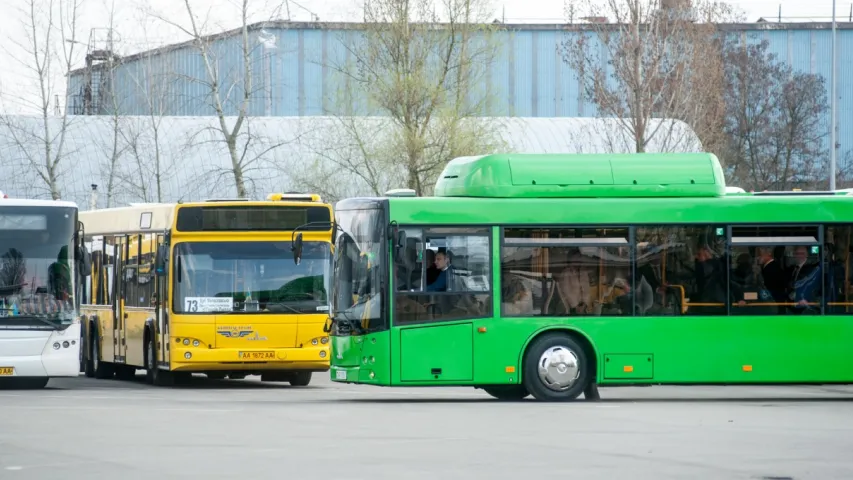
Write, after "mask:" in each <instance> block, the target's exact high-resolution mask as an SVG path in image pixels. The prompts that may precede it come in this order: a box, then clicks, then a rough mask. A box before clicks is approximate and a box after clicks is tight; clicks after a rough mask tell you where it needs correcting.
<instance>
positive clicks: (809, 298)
mask: <svg viewBox="0 0 853 480" xmlns="http://www.w3.org/2000/svg"><path fill="white" fill-rule="evenodd" d="M335 223H336V227H335V228H336V231H337V234H336V237H337V238H336V247H335V255H334V277H333V287H332V292H333V293H332V296H333V298H332V299H331V303H332V305H331V312H330V318H329V320H328V321H327V323H326V330H327V331H329V333H330V336H331V372H330V373H331V379H332V380H333V381H335V382H343V383H359V384H369V385H380V386H431V385H434V386H463V385H467V386H472V387H475V388H480V389H483V390H484V391H485V392H487V393H488V394H490V395H492V396H493V397H495V398H498V399H503V400H515V399H522V398H525V397H527V396H529V395H532V396H533V397H534V398H535V399H538V400H544V401H560V400H572V399H576V398H578V397H579V396H580V395H581V394H582V393H586V395H585V396H587V397H590V396H594V395H595V392H597V386H599V385H600V386H616V385H638V384H682V385H683V384H770V383H773V384H780V383H787V384H829V383H853V298H851V297H853V288H851V278H853V276H851V262H850V260H851V259H850V256H851V255H850V252H851V251H853V245H851V239H853V196H848V195H845V194H839V193H831V192H808V193H806V192H803V193H785V192H769V193H762V194H751V193H736V194H732V193H729V194H727V193H726V185H725V181H724V176H723V170H722V168H721V166H720V163H719V161H718V159H717V157H715V156H714V155H713V154H707V153H697V154H615V155H602V154H571V155H569V154H567V155H556V154H553V155H532V154H518V155H515V154H499V155H487V156H478V157H464V158H457V159H454V160H453V161H451V162H450V163H449V164H448V165H447V167H446V168H445V169H444V171H443V172H442V173H441V176H440V178H439V180H438V182H437V184H436V187H435V196H433V197H416V196H414V193H413V192H412V191H406V190H401V191H394V192H389V193H388V194H387V195H386V196H384V197H381V198H379V197H377V198H350V199H346V200H343V201H340V202H338V203H337V205H336V207H335Z"/></svg>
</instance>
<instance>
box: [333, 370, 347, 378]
mask: <svg viewBox="0 0 853 480" xmlns="http://www.w3.org/2000/svg"><path fill="white" fill-rule="evenodd" d="M346 379H347V371H346V370H335V380H346Z"/></svg>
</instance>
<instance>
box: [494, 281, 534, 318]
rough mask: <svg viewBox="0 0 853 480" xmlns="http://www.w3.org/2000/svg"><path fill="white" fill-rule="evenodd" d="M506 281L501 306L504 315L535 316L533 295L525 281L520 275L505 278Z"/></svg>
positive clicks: (502, 289)
mask: <svg viewBox="0 0 853 480" xmlns="http://www.w3.org/2000/svg"><path fill="white" fill-rule="evenodd" d="M504 278H505V279H506V281H505V282H504V284H503V286H502V287H501V305H502V307H503V314H504V315H507V316H519V315H533V314H534V313H536V309H535V308H534V306H533V293H532V292H531V291H530V289H528V288H527V286H526V285H524V280H522V279H521V277H520V276H518V275H507V276H504Z"/></svg>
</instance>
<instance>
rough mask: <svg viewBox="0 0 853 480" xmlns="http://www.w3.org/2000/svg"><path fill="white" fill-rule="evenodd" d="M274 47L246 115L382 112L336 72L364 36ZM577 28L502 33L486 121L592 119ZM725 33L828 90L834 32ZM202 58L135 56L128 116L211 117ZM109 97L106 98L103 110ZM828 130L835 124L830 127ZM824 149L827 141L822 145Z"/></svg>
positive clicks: (229, 53)
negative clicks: (763, 45)
mask: <svg viewBox="0 0 853 480" xmlns="http://www.w3.org/2000/svg"><path fill="white" fill-rule="evenodd" d="M266 32H268V33H271V34H273V35H275V45H274V48H270V49H267V48H264V46H263V45H262V44H261V43H259V42H257V32H256V33H255V35H254V37H253V39H252V42H253V52H252V73H253V83H254V85H253V88H252V92H251V101H250V107H249V114H250V115H256V116H265V115H271V116H313V115H328V114H355V115H368V114H377V113H379V114H381V112H378V111H376V110H375V109H371V108H369V105H368V104H367V102H366V101H365V98H364V95H359V94H358V92H350V94H351V98H352V99H353V100H352V102H347V101H345V100H344V99H343V98H342V96H343V94H344V93H345V92H349V91H350V87H349V82H347V79H346V78H345V76H343V75H341V74H339V73H338V72H336V68H338V67H341V66H343V65H345V64H346V63H347V62H351V61H353V59H352V58H351V55H349V54H348V49H347V45H353V44H354V43H356V42H358V39H359V32H358V31H357V30H353V29H344V28H332V27H329V28H325V27H324V28H317V27H316V26H306V28H293V27H285V26H281V27H274V28H268V29H266ZM577 34H578V33H576V32H567V31H561V30H560V29H559V28H558V27H556V26H555V27H551V28H548V27H542V26H527V27H525V26H513V27H511V28H509V29H507V30H502V31H500V32H499V35H500V36H501V37H503V38H500V39H499V42H500V43H499V44H500V50H499V51H500V54H499V56H498V58H497V60H496V62H495V63H494V65H493V66H492V68H491V69H489V71H488V72H486V74H485V76H484V79H483V85H482V88H479V89H477V92H476V93H474V94H472V95H478V94H482V95H485V94H486V93H487V92H489V91H490V92H491V95H490V98H491V102H490V103H491V107H490V108H489V110H488V113H489V114H490V115H496V116H523V117H565V116H569V117H574V116H581V117H585V116H594V115H596V109H595V107H594V105H592V104H590V103H589V102H586V101H584V99H582V98H581V96H580V88H579V84H578V79H577V75H575V73H574V72H573V69H572V68H571V67H570V66H569V65H568V64H566V63H565V62H564V61H563V59H562V55H561V53H560V46H561V44H562V43H563V42H565V41H566V39H567V38H569V37H570V36H572V35H577ZM728 35H732V36H740V37H742V38H744V39H747V40H748V41H759V40H761V39H767V40H768V41H769V42H770V45H771V50H772V51H773V52H774V53H776V54H777V55H778V56H779V58H781V59H782V60H784V61H787V62H788V63H790V64H791V65H792V66H793V67H794V68H795V69H796V70H801V71H808V72H812V73H818V74H821V75H823V76H824V77H825V78H826V79H827V83H826V84H827V91H829V78H830V67H831V64H830V55H829V52H830V42H831V30H829V29H828V28H825V27H823V26H815V25H811V26H809V25H803V24H801V25H793V26H791V28H787V29H785V28H779V26H778V25H773V26H771V25H768V26H765V27H762V26H761V25H753V26H733V27H732V28H731V29H729V31H728ZM837 38H838V49H837V52H836V53H837V58H838V95H839V102H838V107H839V108H838V116H837V120H838V142H839V143H840V151H839V162H841V161H843V160H844V159H845V158H847V157H849V161H853V95H851V94H850V93H849V92H853V29H850V28H849V26H847V25H845V26H844V28H840V29H839V30H838V37H837ZM239 41H240V37H239V36H237V37H234V36H232V37H227V38H224V39H222V40H220V41H218V42H217V43H216V44H215V50H216V54H217V60H218V61H217V64H218V67H219V73H218V81H219V84H220V85H221V88H222V89H223V94H224V92H225V91H228V92H229V95H228V99H227V101H226V102H225V103H224V105H223V108H224V110H225V113H226V114H227V115H236V114H237V113H238V112H237V108H238V105H239V101H240V99H241V96H242V92H243V90H242V88H241V86H240V82H241V77H242V61H241V55H240V45H239ZM209 83H210V82H209V80H208V79H207V73H206V71H205V65H204V62H203V61H202V59H201V57H200V56H199V55H198V54H197V53H196V52H195V51H194V50H192V49H189V48H177V49H164V50H163V51H160V52H153V53H152V54H149V55H143V56H137V57H136V58H135V59H134V60H133V61H130V62H127V63H125V64H124V65H122V66H121V67H119V68H118V69H117V71H116V73H115V81H114V84H115V86H114V88H115V91H116V95H115V98H116V99H118V103H119V109H120V111H121V113H124V114H129V115H148V114H151V113H155V114H158V115H211V114H213V113H214V105H213V102H212V98H211V96H210V88H209V86H208V85H209ZM83 84H84V81H83V78H82V73H80V72H78V73H76V74H74V75H71V76H70V77H69V80H68V85H69V96H70V97H69V108H71V111H72V112H73V113H83V112H82V109H81V105H82V94H83V88H82V87H83ZM105 100H106V99H102V100H101V102H102V103H104V104H106V103H107V102H106V101H105ZM825 125H826V129H827V132H828V130H829V118H828V116H827V119H826V122H825ZM826 142H827V145H828V142H829V137H828V135H827V139H826Z"/></svg>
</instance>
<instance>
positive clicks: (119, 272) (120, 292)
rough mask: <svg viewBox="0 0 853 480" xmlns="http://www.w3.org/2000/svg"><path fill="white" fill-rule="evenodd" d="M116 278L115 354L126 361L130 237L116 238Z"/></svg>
mask: <svg viewBox="0 0 853 480" xmlns="http://www.w3.org/2000/svg"><path fill="white" fill-rule="evenodd" d="M116 253H117V254H116V269H115V270H116V276H117V281H116V284H115V287H116V296H115V300H116V301H115V302H113V319H114V321H113V329H114V332H115V333H114V335H115V337H114V338H115V343H114V344H113V345H114V347H113V348H114V353H115V356H116V359H117V360H118V359H121V360H122V362H121V363H124V361H125V360H126V357H125V354H126V352H127V334H126V332H127V311H126V309H125V300H126V299H127V294H128V291H127V285H128V281H127V278H128V275H130V274H131V273H133V272H131V271H130V269H129V268H128V267H129V266H128V263H129V262H128V257H130V236H127V235H125V236H121V237H116Z"/></svg>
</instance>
